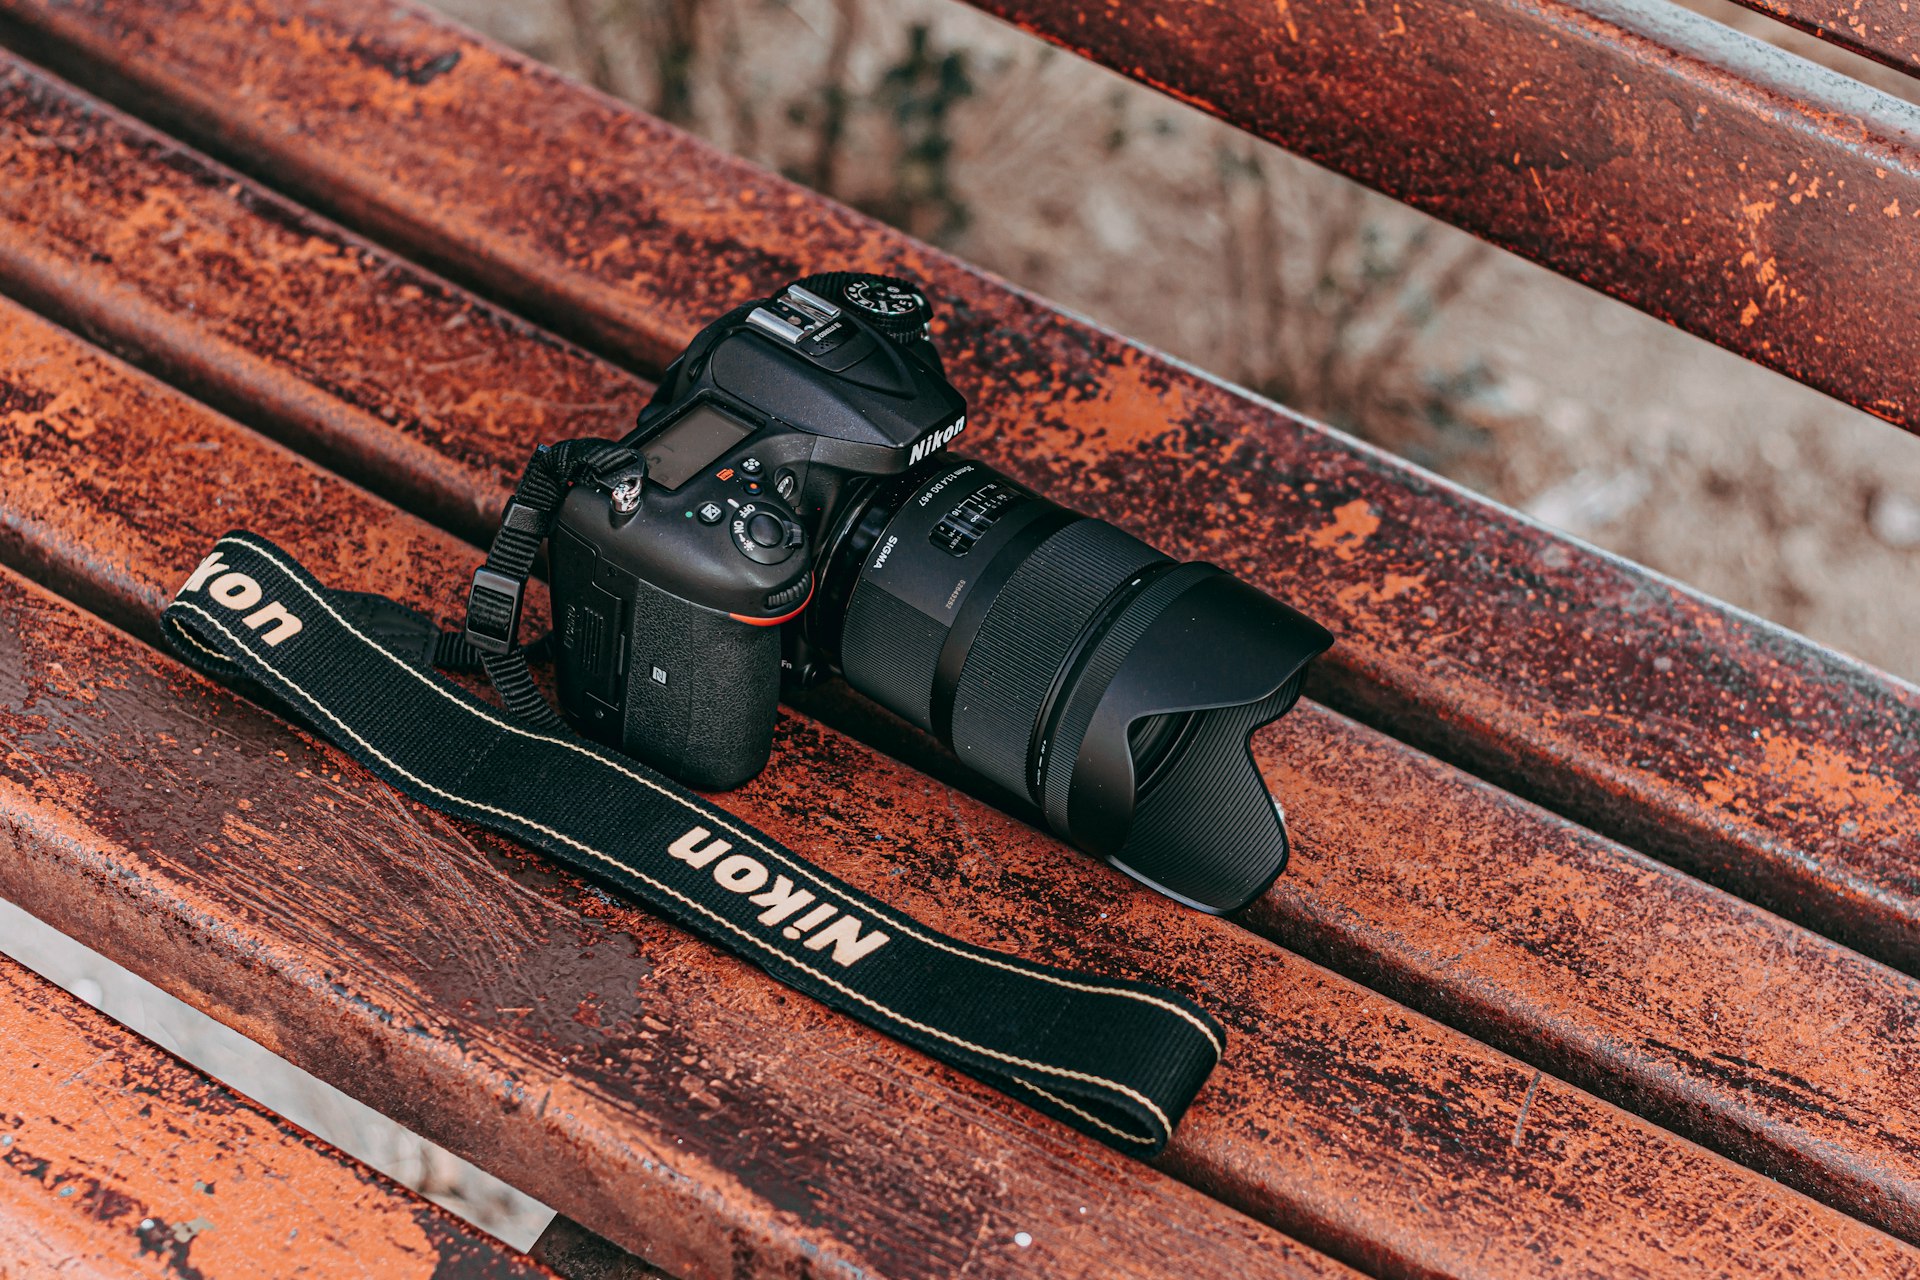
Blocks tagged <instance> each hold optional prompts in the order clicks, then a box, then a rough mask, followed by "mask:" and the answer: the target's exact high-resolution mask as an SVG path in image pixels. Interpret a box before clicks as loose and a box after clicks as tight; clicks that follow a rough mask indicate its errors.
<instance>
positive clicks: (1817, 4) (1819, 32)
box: [1734, 0, 1920, 75]
mask: <svg viewBox="0 0 1920 1280" xmlns="http://www.w3.org/2000/svg"><path fill="white" fill-rule="evenodd" d="M1734 3H1736V4H1738V5H1740V6H1742V7H1743V8H1747V9H1752V10H1753V11H1754V12H1756V13H1764V14H1766V15H1767V16H1768V17H1771V18H1778V19H1779V20H1780V21H1782V22H1784V23H1786V24H1787V25H1788V26H1790V27H1798V28H1799V29H1800V30H1802V31H1805V32H1807V33H1808V34H1810V35H1814V36H1818V37H1819V38H1820V39H1822V40H1825V41H1826V42H1827V43H1829V44H1834V45H1838V46H1840V47H1841V48H1842V49H1851V50H1853V52H1855V53H1857V54H1860V55H1861V56H1863V57H1868V58H1872V59H1874V60H1875V61H1876V62H1884V63H1886V64H1887V65H1888V66H1890V67H1892V68H1894V69H1895V70H1896V71H1904V72H1906V73H1907V74H1909V75H1912V74H1914V73H1915V72H1916V71H1920V22H1916V20H1915V18H1914V14H1913V9H1912V7H1911V5H1908V6H1907V7H1905V8H1902V7H1901V6H1902V5H1903V3H1905V0H1734Z"/></svg>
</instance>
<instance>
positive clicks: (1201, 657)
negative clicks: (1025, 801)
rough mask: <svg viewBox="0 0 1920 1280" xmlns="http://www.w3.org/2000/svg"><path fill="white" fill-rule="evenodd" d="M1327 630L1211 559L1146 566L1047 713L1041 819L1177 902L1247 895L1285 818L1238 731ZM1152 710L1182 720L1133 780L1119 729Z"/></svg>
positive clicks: (1271, 703) (1280, 865)
mask: <svg viewBox="0 0 1920 1280" xmlns="http://www.w3.org/2000/svg"><path fill="white" fill-rule="evenodd" d="M1332 643H1333V637H1332V636H1331V635H1330V634H1329V633H1328V632H1327V631H1326V629H1325V628H1323V627H1321V626H1320V625H1319V624H1318V623H1316V622H1314V621H1313V620H1312V619H1310V618H1308V617H1306V616H1305V615H1304V614H1301V613H1299V612H1298V611H1296V610H1294V609H1291V608H1288V607H1287V606H1286V605H1284V604H1281V603H1280V602H1279V601H1277V600H1275V599H1273V598H1272V597H1271V596H1268V595H1266V594H1265V593H1263V592H1261V591H1259V590H1256V589H1255V588H1253V587H1251V586H1248V585H1247V584H1246V583H1244V582H1241V581H1240V580H1239V579H1237V578H1235V577H1234V576H1233V575H1231V574H1229V573H1227V572H1226V571H1225V570H1223V569H1219V568H1217V567H1215V566H1213V565H1210V564H1204V563H1198V564H1185V565H1180V566H1178V567H1175V568H1173V569H1171V570H1169V571H1168V572H1165V573H1163V574H1161V575H1159V576H1158V577H1157V578H1156V579H1155V580H1154V581H1153V582H1152V583H1151V584H1150V585H1149V586H1148V587H1147V588H1146V589H1145V590H1143V591H1142V592H1141V593H1140V594H1139V595H1138V596H1137V597H1135V598H1134V599H1133V600H1132V601H1131V602H1129V604H1128V606H1127V607H1126V608H1125V609H1123V610H1122V611H1121V613H1120V614H1119V615H1118V616H1117V617H1116V618H1114V620H1113V622H1112V624H1111V625H1110V626H1109V627H1108V628H1107V629H1106V633H1105V635H1104V636H1103V637H1102V638H1101V640H1100V641H1099V642H1098V643H1096V644H1095V645H1093V646H1092V648H1091V650H1090V651H1089V652H1088V653H1087V654H1086V655H1084V657H1083V659H1082V662H1081V674H1080V677H1079V678H1078V679H1076V680H1075V681H1074V682H1073V683H1074V685H1075V686H1076V689H1075V693H1074V694H1073V695H1072V696H1071V697H1070V698H1069V699H1068V700H1067V702H1066V703H1065V705H1064V706H1062V707H1061V708H1060V711H1059V714H1058V715H1057V717H1055V720H1054V725H1055V729H1054V730H1053V732H1051V733H1050V734H1049V735H1048V736H1049V737H1050V738H1051V739H1052V741H1051V743H1050V745H1049V748H1048V749H1047V751H1046V760H1045V763H1044V764H1043V766H1042V791H1043V802H1044V807H1045V809H1046V813H1047V819H1048V822H1049V823H1050V825H1052V826H1053V827H1054V829H1055V830H1057V831H1061V832H1064V833H1066V834H1067V836H1068V838H1069V839H1070V840H1071V841H1072V842H1073V843H1074V844H1075V845H1077V846H1079V847H1080V848H1082V849H1085V850H1087V851H1088V852H1090V853H1094V854H1097V855H1099V856H1101V857H1104V858H1106V859H1107V860H1109V861H1110V862H1112V863H1113V864H1114V865H1115V866H1117V867H1119V868H1120V869H1121V870H1122V871H1125V872H1126V873H1127V874H1128V875H1130V876H1133V877H1134V878H1135V879H1138V880H1140V881H1142V882H1144V883H1146V884H1148V885H1150V886H1152V887H1153V888H1155V889H1157V890H1159V891H1160V892H1162V893H1165V894H1167V895H1168V896H1170V897H1173V898H1177V899H1179V900H1180V901H1182V902H1185V903H1187V904H1188V905H1190V906H1193V907H1197V908H1199V909H1200V910H1203V911H1209V912H1228V911H1233V910H1236V909H1238V908H1240V907H1242V906H1245V905H1246V904H1247V903H1249V902H1251V901H1252V900H1253V899H1254V898H1256V897H1258V896H1259V895H1260V894H1261V893H1263V892H1264V891H1265V890H1266V888H1267V886H1268V885H1270V884H1272V883H1273V880H1274V877H1276V876H1278V875H1279V874H1280V872H1281V870H1282V869H1284V868H1285V866H1286V862H1287V834H1286V826H1285V823H1284V821H1283V819H1282V817H1281V814H1280V810H1279V808H1278V806H1277V805H1276V804H1275V803H1274V800H1273V798H1272V796H1271V795H1270V794H1269V793H1268V791H1267V788H1266V784H1265V783H1264V782H1263V781H1262V779H1261V777H1260V774H1259V771H1258V770H1257V769H1256V768H1255V767H1254V762H1253V749H1252V746H1251V743H1250V739H1251V738H1252V736H1253V732H1254V730H1256V729H1258V728H1260V726H1262V725H1264V724H1268V723H1270V722H1271V721H1273V720H1275V719H1277V718H1278V717H1279V716H1281V715H1283V714H1285V713H1286V711H1287V709H1288V708H1290V707H1291V706H1292V705H1293V704H1294V702H1295V700H1296V699H1297V698H1298V697H1299V696H1300V685H1301V683H1302V681H1303V679H1304V677H1305V674H1306V668H1307V664H1308V663H1309V662H1311V661H1312V660H1313V658H1314V657H1315V656H1316V655H1318V654H1320V653H1322V652H1324V651H1325V650H1326V649H1327V648H1328V646H1330V645H1331V644H1332ZM1109 671H1110V672H1111V675H1110V676H1109V675H1108V674H1107V673H1108V672H1109ZM1153 716H1182V717H1183V718H1184V719H1183V724H1182V727H1181V728H1180V730H1179V741H1178V742H1177V744H1176V745H1174V746H1173V747H1172V754H1171V755H1170V756H1169V757H1168V758H1167V759H1166V760H1165V761H1164V762H1163V763H1162V764H1160V765H1159V766H1158V767H1156V768H1155V769H1154V770H1153V771H1152V776H1151V777H1150V778H1149V779H1148V780H1147V785H1146V786H1145V787H1144V788H1141V787H1139V786H1138V781H1139V780H1138V779H1136V776H1135V772H1136V762H1135V758H1134V756H1135V751H1134V746H1133V744H1132V742H1131V741H1130V738H1129V731H1130V730H1131V729H1132V728H1133V727H1134V725H1135V724H1136V723H1137V722H1140V721H1142V720H1144V719H1146V718H1148V717H1153Z"/></svg>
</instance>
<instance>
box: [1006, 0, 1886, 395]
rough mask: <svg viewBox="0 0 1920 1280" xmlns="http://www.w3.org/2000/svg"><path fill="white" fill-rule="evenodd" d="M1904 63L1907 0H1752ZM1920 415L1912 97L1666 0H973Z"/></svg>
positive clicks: (1243, 123)
mask: <svg viewBox="0 0 1920 1280" xmlns="http://www.w3.org/2000/svg"><path fill="white" fill-rule="evenodd" d="M1742 2H1743V3H1751V5H1752V7H1754V8H1759V9H1762V10H1764V11H1768V12H1774V13H1778V14H1780V15H1782V16H1789V17H1790V18H1791V19H1792V20H1793V21H1795V22H1796V25H1800V26H1803V27H1807V28H1808V29H1810V30H1816V31H1820V32H1822V33H1823V34H1824V33H1831V34H1832V35H1833V36H1834V37H1835V38H1837V39H1838V41H1839V42H1840V43H1843V44H1848V45H1850V46H1852V47H1855V48H1858V49H1860V50H1861V51H1862V52H1865V53H1867V54H1869V55H1870V56H1875V57H1879V58H1881V59H1882V60H1883V61H1888V62H1891V63H1893V64H1894V65H1896V66H1899V67H1902V68H1903V69H1911V68H1912V67H1913V66H1914V53H1915V52H1916V45H1915V44H1914V42H1913V41H1912V40H1911V39H1910V37H1911V36H1912V35H1913V33H1914V32H1915V29H1916V28H1915V18H1914V17H1913V16H1912V15H1911V14H1909V13H1908V12H1906V9H1905V5H1904V4H1903V3H1902V0H1742ZM974 3H976V4H977V7H979V8H982V9H985V10H987V11H989V12H991V13H994V14H997V15H999V16H1000V17H1003V18H1006V19H1008V20H1009V21H1012V22H1015V23H1017V24H1019V25H1020V26H1022V27H1025V28H1026V29H1028V30H1029V31H1032V32H1034V33H1036V34H1038V35H1041V36H1044V37H1046V38H1047V39H1049V40H1052V41H1054V42H1056V43H1059V44H1061V45H1064V46H1065V47H1067V48H1069V49H1072V50H1073V51H1075V52H1077V53H1082V54H1085V55H1086V56H1088V57H1090V58H1092V59H1094V60H1095V61H1097V62H1100V63H1103V64H1104V65H1106V66H1109V67H1112V68H1114V69H1115V70H1117V71H1120V72H1122V73H1123V74H1125V75H1129V76H1132V77H1133V78H1134V79H1137V80H1140V81H1142V82H1144V83H1146V84H1149V85H1152V86H1154V87H1155V88H1159V89H1162V90H1165V91H1166V92H1168V93H1170V94H1172V95H1174V96H1175V97H1178V98H1179V99H1181V100H1182V101H1184V102H1189V103H1192V104H1193V105H1195V106H1197V107H1199V108H1201V109H1202V110H1205V111H1207V112H1209V113H1210V114H1213V115H1216V116H1218V117H1220V118H1221V119H1223V120H1226V121H1228V122H1229V123H1231V124H1234V125H1237V126H1239V127H1241V128H1243V129H1246V130H1248V131H1250V132H1252V133H1254V134H1257V135H1259V136H1260V137H1263V138H1266V139H1269V140H1270V141H1273V142H1276V143H1278V144H1280V145H1281V146H1283V147H1285V148H1287V149H1288V150H1289V151H1294V152H1297V153H1299V154H1300V155H1302V156H1305V157H1307V158H1308V159H1310V160H1313V161H1315V162H1316V163H1319V164H1322V165H1325V166H1326V167H1328V168H1330V169H1333V170H1335V171H1336V172H1339V173H1344V174H1346V175H1347V176H1349V177H1352V178H1355V179H1357V180H1359V181H1360V182H1363V183H1365V184H1366V185H1368V186H1370V187H1373V188H1375V189H1376V190H1379V191H1383V192H1385V193H1386V194H1387V195H1390V196H1392V197H1394V198H1395V199H1397V200H1402V201H1405V202H1406V203H1408V204H1410V205H1412V206H1414V207H1415V208H1417V209H1421V210H1424V211H1425V212H1427V213H1430V214H1433V215H1434V216H1435V217H1438V218H1441V219H1444V220H1445V221H1447V222H1451V223H1453V224H1454V225H1455V226H1458V227H1462V228H1464V229H1466V230H1468V231H1471V232H1473V233H1474V234H1475V235H1479V236H1482V237H1484V238H1485V239H1488V240H1491V241H1492V242H1493V243H1495V244H1497V245H1500V246H1502V247H1503V248H1507V249H1511V250H1513V251H1514V252H1516V253H1519V254H1521V255H1522V256H1524V257H1528V258H1531V259H1533V260H1534V261H1536V262H1539V263H1541V264H1542V265H1544V266H1547V267H1549V268H1551V269H1552V270H1554V271H1557V272H1559V273H1560V274H1562V275H1565V276H1568V277H1570V278H1572V279H1575V280H1578V281H1580V282H1581V283H1582V284H1587V285H1592V286H1593V287H1594V288H1597V289H1600V290H1602V291H1604V292H1606V293H1609V294H1611V295H1613V296H1614V297H1616V298H1619V299H1621V300H1623V301H1625V302H1628V303H1631V304H1632V305H1634V306H1636V307H1639V308H1640V309H1641V310H1643V311H1646V312H1648V313H1649V314H1651V315H1654V316H1657V317H1659V318H1660V319H1662V320H1665V321H1668V322H1669V323H1671V324H1675V325H1678V326H1679V327H1680V328H1683V329H1686V330H1688V331H1689V332H1692V333H1696V334H1699V335H1700V336H1701V337H1703V338H1706V339H1707V340H1709V341H1711V342H1713V343H1715V344H1716V345H1718V346H1722V347H1725V348H1726V349H1727V350H1729V351H1734V352H1737V353H1739V354H1740V355H1743V356H1745V357H1747V358H1748V359H1750V360H1754V361H1756V362H1758V363H1760V364H1763V365H1766V366H1767V367H1769V368H1772V369H1777V370H1779V371H1780V372H1782V373H1784V374H1786V375H1787V376H1789V377H1792V378H1797V379H1798V380H1800V381H1801V382H1804V383H1806V384H1808V385H1809V386H1812V387H1816V388H1818V389H1819V390H1821V391H1824V392H1826V393H1827V394H1829V395H1831V396H1834V397H1836V398H1838V399H1840V400H1843V401H1845V402H1847V403H1848V404H1852V405H1857V406H1859V407H1860V408H1862V409H1865V410H1866V411H1867V412H1869V413H1872V414H1874V415H1876V416H1878V417H1881V418H1884V419H1886V420H1887V421H1888V422H1891V423H1894V424H1896V425H1898V426H1901V427H1904V428H1905V429H1907V430H1909V431H1920V393H1917V392H1916V390H1915V388H1916V387H1920V350H1916V348H1915V346H1914V344H1913V343H1912V342H1911V341H1910V340H1909V335H1911V334H1912V333H1913V332H1915V331H1916V329H1920V289H1917V288H1916V284H1920V278H1917V277H1916V274H1915V270H1914V266H1913V263H1914V261H1915V250H1916V248H1917V247H1920V225H1916V224H1915V222H1914V220H1913V219H1914V217H1915V215H1916V213H1920V112H1917V111H1916V110H1915V108H1914V107H1912V106H1911V105H1909V104H1907V103H1905V102H1902V101H1900V100H1898V99H1895V98H1892V97H1890V96H1888V95H1885V94H1882V93H1880V92H1878V91H1876V90H1872V89H1868V88H1865V87H1864V86H1862V85H1860V84H1858V83H1857V82H1855V81H1853V80H1850V79H1848V78H1847V77H1845V76H1843V75H1841V74H1840V73H1838V72H1835V71H1829V70H1827V69H1825V68H1823V67H1819V66H1816V65H1815V64H1813V63H1810V62H1807V61H1804V60H1802V59H1800V58H1797V57H1794V56H1793V55H1791V54H1787V53H1783V52H1781V51H1780V50H1778V49H1775V48H1773V47H1772V46H1770V45H1767V44H1766V43H1764V42H1762V41H1761V40H1759V39H1758V38H1756V37H1753V36H1748V35H1745V34H1742V33H1739V32H1735V31H1733V30H1731V29H1729V28H1727V27H1725V26H1722V25H1720V24H1719V23H1716V22H1713V21H1711V20H1710V19H1708V18H1705V17H1702V16H1700V15H1698V14H1695V13H1692V12H1689V11H1687V10H1686V9H1684V8H1682V7H1680V6H1679V5H1677V4H1674V3H1670V2H1669V0H1403V2H1402V3H1397V4H1395V5H1392V6H1390V7H1388V6H1383V7H1379V8H1371V9H1368V10H1366V11H1362V12H1356V11H1355V10H1354V9H1353V8H1352V7H1351V6H1350V5H1347V4H1344V3H1341V2H1340V0H1292V2H1291V3H1287V2H1284V0H1283V3H1280V4H1274V3H1271V2H1270V0H1221V2H1220V3H1215V4H1207V5H1192V4H1184V3H1181V2H1180V0H1146V2H1145V3H1136V2H1134V0H1128V2H1127V3H1124V4H1122V3H1117V2H1116V0H974Z"/></svg>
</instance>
